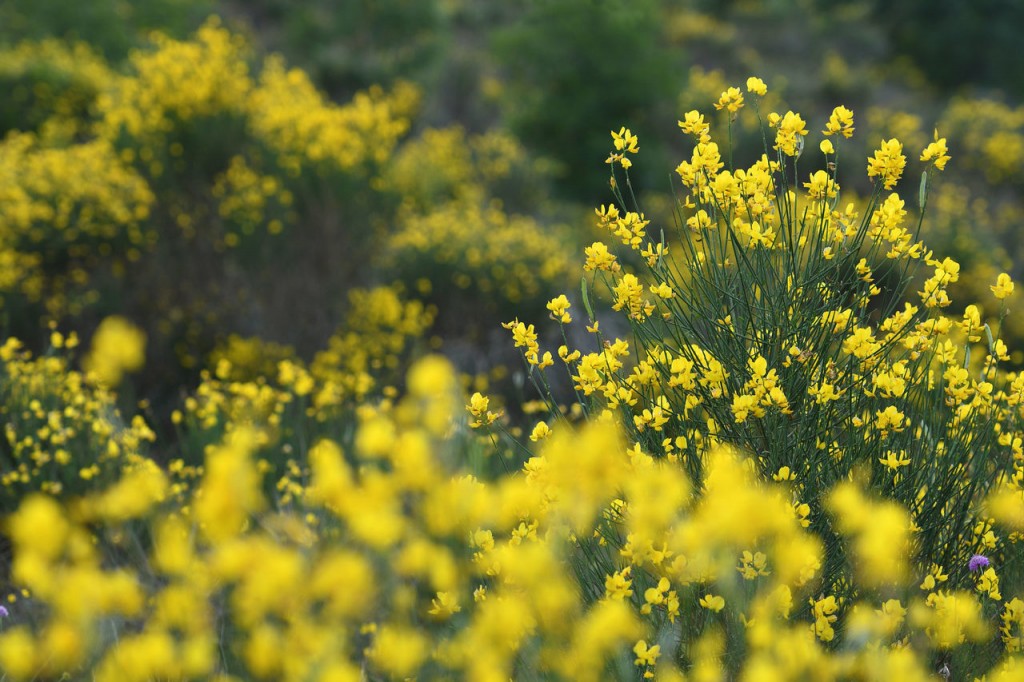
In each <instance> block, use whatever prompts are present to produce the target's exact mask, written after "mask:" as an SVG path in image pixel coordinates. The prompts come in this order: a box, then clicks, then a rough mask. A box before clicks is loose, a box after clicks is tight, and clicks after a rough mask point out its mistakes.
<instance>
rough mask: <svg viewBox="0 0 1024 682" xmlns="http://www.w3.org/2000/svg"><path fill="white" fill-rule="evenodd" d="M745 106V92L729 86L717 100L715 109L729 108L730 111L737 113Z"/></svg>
mask: <svg viewBox="0 0 1024 682" xmlns="http://www.w3.org/2000/svg"><path fill="white" fill-rule="evenodd" d="M742 108H743V93H742V92H740V89H739V88H729V89H728V90H726V91H725V92H723V93H722V95H721V96H720V97H719V98H718V101H717V102H715V109H718V110H719V111H721V110H722V109H727V110H728V111H729V112H730V113H736V112H737V111H739V110H740V109H742Z"/></svg>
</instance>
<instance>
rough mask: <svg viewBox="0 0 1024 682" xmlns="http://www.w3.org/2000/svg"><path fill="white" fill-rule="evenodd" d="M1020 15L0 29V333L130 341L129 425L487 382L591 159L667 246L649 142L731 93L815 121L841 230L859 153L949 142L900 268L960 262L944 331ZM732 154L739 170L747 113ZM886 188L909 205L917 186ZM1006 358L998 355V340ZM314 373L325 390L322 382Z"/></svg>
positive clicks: (376, 14) (435, 11)
mask: <svg viewBox="0 0 1024 682" xmlns="http://www.w3.org/2000/svg"><path fill="white" fill-rule="evenodd" d="M1022 12H1024V9H1022V7H1021V5H1020V4H1019V3H1014V2H1008V1H1005V0H1004V1H1002V2H1000V1H999V0H982V1H979V2H972V3H964V2H955V1H953V0H947V1H931V2H928V3H925V2H923V1H917V0H912V1H909V2H905V3H896V4H893V3H884V2H881V1H879V0H769V1H764V2H752V1H744V0H732V1H729V2H710V1H708V0H631V1H628V2H627V1H626V0H562V1H555V0H529V1H526V2H522V3H499V2H490V1H482V2H481V1H473V2H470V1H468V0H348V1H346V2H343V3H336V2H329V1H328V0H291V1H289V2H285V1H284V0H248V1H246V2H239V1H230V0H147V1H145V2H133V3H129V2H124V1H123V0H94V1H93V2H88V3H78V2H70V1H69V0H63V1H60V0H8V1H7V2H4V3H2V5H0V88H2V90H0V91H2V92H4V93H5V95H4V96H3V97H0V134H2V135H4V136H5V137H4V140H3V142H2V143H0V263H2V265H3V268H2V269H0V270H2V272H0V299H2V308H0V322H2V325H3V332H4V333H5V335H16V336H18V337H19V338H22V339H24V340H25V341H26V343H27V344H28V347H29V348H31V349H32V350H34V351H36V352H45V351H46V349H47V347H48V346H49V344H51V341H52V337H51V330H52V329H53V328H54V326H56V327H57V328H59V329H61V330H63V331H64V332H71V331H74V332H77V334H79V335H80V336H81V337H82V338H83V340H84V341H88V338H89V337H90V335H91V334H92V332H93V330H94V329H95V327H96V325H97V324H98V323H99V321H100V320H101V319H102V318H103V317H104V316H106V315H109V314H113V313H118V314H122V315H125V316H126V317H128V318H130V319H132V320H133V321H135V322H136V323H137V324H139V325H141V326H142V327H143V328H144V330H145V331H146V332H147V334H148V337H149V346H148V348H149V350H148V354H149V357H148V358H147V360H148V361H147V365H146V370H145V371H144V373H143V374H140V375H139V376H137V377H135V378H134V379H133V381H134V382H136V385H135V387H134V388H135V390H134V393H132V395H134V396H135V397H137V398H145V399H146V400H147V401H149V402H148V404H149V405H150V408H151V409H152V410H153V411H154V412H155V413H156V415H157V417H158V419H157V422H158V426H159V425H160V424H163V425H164V426H166V425H167V424H168V419H169V417H168V415H169V414H170V412H171V410H172V408H173V407H174V406H175V405H177V404H178V403H179V402H180V399H181V392H182V390H183V389H182V387H183V386H185V387H188V388H189V389H191V388H195V387H196V386H200V385H206V384H209V383H210V382H211V381H214V380H218V377H217V375H216V374H215V372H216V370H217V368H218V366H219V367H220V369H221V370H223V372H224V376H222V377H219V379H220V380H227V378H228V377H229V376H230V372H231V369H230V367H231V365H232V362H233V361H234V362H236V363H237V365H238V367H244V366H247V363H250V364H251V363H255V364H256V365H259V364H260V363H263V364H267V363H269V365H276V364H278V363H280V362H281V361H282V359H286V358H291V359H293V360H294V361H295V362H297V363H313V365H311V366H316V367H318V368H319V370H318V371H319V375H318V378H317V381H324V382H326V384H325V385H328V384H329V388H330V390H335V389H336V388H337V387H338V386H342V385H344V386H348V388H346V389H344V390H345V391H351V392H354V393H355V394H358V393H359V390H362V389H360V388H359V387H360V386H362V387H363V389H365V387H366V381H368V379H367V377H370V376H371V375H373V374H374V372H376V371H377V370H380V369H381V368H383V366H384V364H385V362H384V360H383V358H384V357H385V356H386V357H387V358H390V359H389V360H388V361H387V362H389V363H392V364H394V362H397V359H396V358H399V357H404V355H405V354H406V353H407V352H408V349H409V348H413V347H422V348H428V347H434V348H436V347H438V346H439V345H440V344H441V343H442V340H443V343H444V344H445V345H444V347H446V348H449V349H453V350H452V351H451V352H452V353H453V354H455V355H457V358H456V359H457V360H458V362H459V363H460V366H461V367H462V369H463V370H465V371H467V372H470V373H473V372H479V371H481V370H482V369H483V368H486V367H490V366H494V365H497V364H500V361H501V355H500V352H499V350H498V349H499V348H500V347H503V346H505V345H506V342H505V337H504V335H503V334H502V330H501V329H500V326H499V323H500V322H502V321H507V320H509V319H512V318H513V317H516V316H518V317H521V318H523V319H524V320H531V321H540V320H542V319H543V318H544V317H545V316H546V311H545V310H544V303H545V302H546V301H547V300H548V299H550V298H551V297H553V296H555V295H557V294H558V293H562V292H563V291H565V292H570V293H571V292H572V291H574V290H575V289H576V284H575V283H576V282H578V281H579V280H578V276H579V275H578V268H579V264H580V254H581V252H582V247H583V245H585V244H589V243H590V242H591V241H593V239H592V237H593V229H594V226H593V213H592V210H593V207H594V206H595V205H596V204H599V203H601V202H606V201H608V200H609V199H610V198H611V195H610V193H609V191H608V185H607V183H608V168H607V166H606V165H605V164H604V159H605V157H606V156H607V153H608V148H609V137H608V130H609V129H611V128H615V129H617V128H618V127H619V126H621V125H625V126H628V127H630V128H632V130H633V131H634V132H635V133H637V134H639V136H640V141H641V142H640V145H641V152H642V153H641V156H640V157H639V161H638V163H637V165H636V166H635V167H634V169H633V172H632V178H633V185H634V188H635V189H636V190H637V192H638V193H640V194H641V200H642V202H643V203H644V204H645V205H646V206H648V207H649V210H650V213H651V214H652V215H653V217H655V218H656V219H659V220H663V221H664V222H665V224H666V225H669V226H670V225H671V222H670V220H671V219H670V217H669V216H670V215H671V203H672V202H671V192H672V186H671V181H670V172H671V169H672V168H673V167H674V166H675V164H676V162H677V161H678V159H680V158H681V157H682V155H683V153H684V151H685V140H684V139H683V136H682V135H680V133H679V131H678V129H677V127H676V125H675V121H676V119H678V118H681V117H682V115H683V113H684V112H686V111H688V110H689V109H692V108H701V109H702V113H704V114H705V115H708V116H709V117H710V120H711V121H712V123H713V125H715V126H716V127H724V126H725V118H724V117H723V115H721V114H718V113H716V112H714V111H713V110H710V107H708V104H707V103H708V102H713V101H715V100H717V99H718V96H719V94H720V93H721V92H722V91H723V90H724V89H726V88H727V87H729V86H741V85H742V83H743V82H744V80H745V79H746V77H747V76H749V75H757V76H760V77H761V78H763V79H764V80H765V82H766V83H767V84H768V86H769V96H768V98H767V99H766V100H765V101H764V102H763V107H764V109H765V111H763V112H762V113H767V110H768V109H769V108H770V109H771V110H776V111H785V110H786V109H787V108H792V109H794V110H796V111H799V112H801V113H802V114H803V116H804V118H805V119H806V120H808V121H809V122H811V127H813V128H818V129H820V128H821V126H822V123H823V121H824V119H825V118H826V117H827V114H828V112H829V111H831V109H832V108H833V107H834V106H836V105H838V104H843V105H846V106H848V107H850V108H852V109H853V110H854V111H855V114H856V117H857V118H856V126H857V134H856V136H855V138H854V142H855V146H854V149H855V153H853V154H848V155H847V158H845V159H841V160H840V164H846V165H848V173H847V175H846V176H845V177H846V178H847V183H846V184H844V192H845V195H846V198H849V199H850V200H854V199H855V198H856V196H858V195H860V196H863V195H866V194H868V193H869V191H870V187H869V186H868V185H867V184H866V181H865V180H864V179H863V178H864V173H863V159H864V158H865V157H866V156H867V155H868V154H869V153H870V152H871V150H873V149H874V148H875V147H877V146H878V143H879V141H880V140H881V139H882V138H883V137H884V138H889V137H893V136H896V137H899V138H900V139H901V140H902V141H903V142H904V144H905V145H906V148H907V153H908V155H916V153H917V150H919V149H921V148H923V146H924V145H925V144H927V143H928V142H929V141H930V140H931V138H932V135H933V130H934V129H936V128H937V129H938V131H939V133H940V135H941V136H945V137H947V138H948V139H949V141H950V148H951V153H952V155H953V162H952V163H951V165H950V166H949V169H948V170H947V171H946V173H945V174H944V177H943V178H942V179H941V182H940V184H939V188H938V191H937V194H935V195H934V200H933V201H932V204H931V207H930V209H931V214H930V217H929V219H928V220H927V221H926V225H925V234H924V237H925V239H926V241H927V242H928V244H929V245H930V246H932V247H933V248H935V250H936V251H937V252H939V253H948V254H950V255H952V256H953V257H955V258H956V259H958V260H960V261H961V262H962V264H963V266H964V274H963V276H961V278H960V284H959V286H960V292H959V293H960V299H961V300H964V301H967V300H970V299H973V298H976V297H977V296H979V295H980V294H981V293H983V292H984V289H985V287H987V285H988V284H989V283H990V282H991V281H993V280H994V275H995V273H997V272H999V271H1001V270H1004V269H1008V268H1010V267H1011V264H1012V263H1024V253H1022V245H1021V240H1020V239H1019V238H1018V230H1019V225H1020V224H1021V218H1022V215H1021V213H1022V204H1021V194H1022V192H1024V186H1022V185H1024V180H1022V178H1024V173H1022V170H1024V106H1022V97H1024V64H1021V60H1022V59H1024V57H1022V56H1021V53H1020V52H1019V51H1018V50H1016V40H1017V37H1016V35H1015V29H1016V28H1019V26H1021V25H1022V24H1024V16H1022ZM211 17H215V18H211ZM734 137H735V141H736V143H737V144H738V145H741V146H745V148H746V150H759V149H760V132H759V128H758V122H757V118H756V117H755V115H754V112H753V111H752V110H751V108H750V107H748V108H747V109H745V110H744V111H742V112H741V115H740V118H739V119H738V122H737V125H735V126H734ZM813 137H814V133H812V138H813ZM758 153H759V152H758ZM737 162H739V163H746V162H747V160H746V159H739V158H738V159H737ZM641 189H642V190H643V191H642V192H641ZM899 189H900V190H902V191H903V192H904V193H916V190H917V178H911V177H908V178H906V179H905V180H904V181H903V184H902V185H901V186H900V188H899ZM913 203H914V202H912V201H908V204H913ZM1013 274H1015V275H1016V276H1019V275H1020V274H1021V271H1020V269H1019V268H1018V269H1016V271H1015V272H1013ZM359 292H364V293H362V294H360V293H359ZM365 292H370V293H365ZM373 292H376V293H373ZM383 292H387V293H383ZM954 293H956V292H954ZM354 295H355V298H353V296H354ZM360 296H361V298H360ZM354 301H361V303H360V304H358V305H357V304H355V303H353V302H354ZM366 301H388V302H389V303H388V310H391V311H392V312H390V313H381V312H380V311H376V312H374V311H373V310H372V306H368V305H366ZM380 305H382V304H380ZM408 305H417V306H421V307H420V308H417V310H418V311H420V312H419V313H417V315H415V316H414V317H416V319H418V320H420V322H421V323H420V324H416V325H412V326H411V327H401V325H399V327H401V328H402V329H403V330H404V331H402V332H401V333H399V337H400V338H401V339H402V341H401V343H400V344H399V345H398V346H395V347H394V348H393V349H391V350H389V351H387V353H385V354H384V355H382V356H381V357H376V356H373V355H372V354H371V356H367V357H364V358H361V359H360V358H355V359H353V357H352V355H353V354H358V353H356V351H355V350H354V349H356V348H358V346H359V343H360V340H362V341H364V342H367V343H370V342H372V341H367V339H373V338H377V337H376V336H375V335H379V334H381V333H383V331H381V330H383V329H392V328H394V329H398V328H399V327H395V326H394V325H398V322H399V321H400V320H402V319H405V318H404V317H403V315H404V313H402V310H404V308H403V306H408ZM951 312H955V311H951ZM990 312H992V311H990ZM374 315H377V316H380V315H383V317H382V318H381V319H379V320H376V318H374ZM368 319H369V320H370V321H369V322H367V320H368ZM1011 319H1012V318H1011ZM374 320H376V321H374ZM427 322H429V323H427ZM364 328H365V329H370V330H371V331H367V332H365V335H364V336H360V335H359V334H361V333H363V332H358V331H357V332H353V331H352V330H353V329H355V330H360V329H364ZM346 330H347V331H346ZM396 333H398V332H396ZM352 334H355V336H352ZM1009 337H1011V338H1014V339H1015V340H1016V341H1017V342H1018V343H1016V346H1017V347H1020V346H1021V343H1020V342H1021V341H1024V329H1011V330H1010V333H1009ZM339 339H346V340H345V341H344V342H342V341H340V340H339ZM1010 345H1011V348H1012V347H1014V345H1015V344H1013V343H1011V344H1010ZM240 349H241V350H240ZM268 349H270V350H268ZM325 349H326V350H325ZM325 353H326V354H327V355H328V356H330V357H332V358H333V360H331V362H329V363H327V365H325V364H324V363H325V362H326V361H324V360H323V357H325V356H324V354H325ZM318 354H319V355H318ZM236 356H237V357H236ZM316 357H320V358H321V360H320V361H319V364H316V363H317V361H316V360H315V358H316ZM232 358H233V359H234V360H232ZM1017 359H1018V360H1020V358H1019V357H1018V358H1017ZM225 362H227V365H224V363H225ZM298 366H303V365H301V364H300V365H298ZM327 366H331V367H336V368H337V367H349V369H348V370H345V371H341V370H339V372H340V374H338V375H337V376H333V375H332V376H333V378H332V379H330V381H328V380H327V379H323V375H325V374H324V373H325V372H326V370H324V367H327ZM225 367H227V369H225ZM352 367H355V368H356V369H351V368H352ZM391 369H392V370H393V369H394V367H392V368H391ZM238 371H240V370H238ZM211 372H213V374H211ZM346 372H347V373H346ZM327 374H329V372H328V373H327ZM499 374H500V372H499ZM492 378H493V377H492ZM472 380H473V381H475V382H476V385H478V386H479V385H483V384H485V383H486V382H487V381H488V378H487V377H485V376H483V375H479V376H476V378H475V379H472ZM332 387H333V388H332ZM324 390H328V389H324ZM337 390H341V389H340V388H337Z"/></svg>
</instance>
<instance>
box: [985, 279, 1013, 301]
mask: <svg viewBox="0 0 1024 682" xmlns="http://www.w3.org/2000/svg"><path fill="white" fill-rule="evenodd" d="M989 289H991V290H992V293H993V294H995V296H996V298H998V299H999V300H1000V301H1001V300H1003V299H1005V298H1007V297H1009V295H1010V294H1012V293H1013V280H1012V279H1010V276H1009V275H1008V274H1006V273H1005V272H1003V273H1000V274H999V277H997V278H996V283H995V286H991V287H989Z"/></svg>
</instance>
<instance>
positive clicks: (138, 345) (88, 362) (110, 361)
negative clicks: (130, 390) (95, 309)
mask: <svg viewBox="0 0 1024 682" xmlns="http://www.w3.org/2000/svg"><path fill="white" fill-rule="evenodd" d="M145 350H146V334H145V333H144V332H143V331H142V330H141V329H139V328H138V327H136V326H135V325H133V324H132V323H131V322H129V321H128V320H126V319H124V318H123V317H119V316H116V315H115V316H112V317H108V318H106V319H105V320H103V322H101V323H100V326H99V327H98V328H97V329H96V334H95V335H94V336H93V338H92V347H91V348H90V350H89V354H88V355H87V356H86V357H85V359H84V360H83V361H82V368H83V369H84V370H85V371H86V372H87V373H89V374H90V375H91V376H93V377H94V378H95V379H96V380H97V381H98V382H100V383H101V384H103V385H105V386H116V385H117V384H119V383H121V377H122V376H123V375H124V373H125V372H133V371H135V370H137V369H139V368H140V367H142V363H143V361H144V360H145Z"/></svg>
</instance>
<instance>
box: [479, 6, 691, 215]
mask: <svg viewBox="0 0 1024 682" xmlns="http://www.w3.org/2000/svg"><path fill="white" fill-rule="evenodd" d="M662 11H663V3H661V2H658V1H657V0H642V1H637V2H629V1H627V0H569V1H567V2H554V1H551V0H535V1H533V2H530V3H528V4H527V5H526V7H525V8H524V9H523V10H522V12H521V14H520V15H519V16H518V17H516V18H515V20H514V21H512V22H511V24H510V25H509V26H508V27H506V28H503V29H501V30H499V31H497V32H496V35H495V38H494V47H495V50H494V56H495V58H496V60H497V62H498V64H499V66H500V67H501V68H502V70H503V71H504V73H505V75H506V77H507V79H508V86H507V89H506V91H505V93H504V96H503V104H504V108H505V111H506V113H507V117H508V121H509V125H510V127H511V128H512V130H513V131H514V132H515V133H516V134H517V135H518V136H519V137H520V139H522V140H523V142H524V143H525V144H527V145H528V146H529V147H530V148H531V149H533V150H534V151H536V152H537V153H540V154H546V155H549V156H551V157H552V158H554V159H556V160H557V161H558V162H559V163H560V164H562V175H561V177H560V178H559V181H560V187H561V188H562V189H563V190H564V191H565V193H566V194H567V195H568V196H570V197H573V198H576V199H583V200H587V201H590V200H593V199H595V197H596V196H597V194H596V193H597V192H598V191H599V190H598V189H597V188H599V187H601V185H602V183H603V181H604V179H605V176H604V173H603V171H602V170H601V168H600V166H599V165H595V164H596V162H599V161H602V160H604V153H605V151H606V149H605V147H606V146H607V145H606V142H605V141H606V140H607V132H606V131H605V128H607V127H608V126H610V125H612V122H615V121H626V122H629V124H630V125H631V126H632V127H633V129H634V130H637V131H638V132H639V134H641V135H646V136H647V137H646V139H652V136H654V137H662V136H661V135H659V134H658V133H659V132H660V131H658V129H657V127H656V124H655V123H654V122H655V121H665V120H669V116H670V115H671V114H668V113H666V108H668V110H669V111H671V107H672V106H673V99H674V97H675V95H676V94H677V92H678V90H679V88H680V86H681V85H682V80H683V79H682V77H681V73H682V70H681V66H682V59H681V55H679V54H678V53H673V52H671V51H669V50H668V49H667V47H666V42H665V37H664V33H663V25H662ZM662 160H664V159H659V158H658V157H657V156H654V155H652V158H651V159H650V166H651V167H652V168H663V167H665V165H667V163H662V164H659V163H658V162H659V161H662ZM663 177H664V176H661V175H656V176H655V178H651V179H652V180H653V181H652V182H651V183H649V184H650V185H651V186H653V187H660V186H663V185H664V182H663V180H662V179H663ZM659 181H660V182H659Z"/></svg>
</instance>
